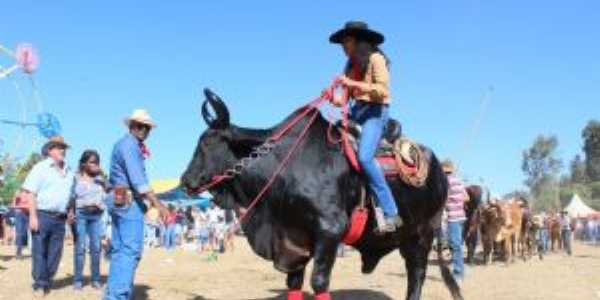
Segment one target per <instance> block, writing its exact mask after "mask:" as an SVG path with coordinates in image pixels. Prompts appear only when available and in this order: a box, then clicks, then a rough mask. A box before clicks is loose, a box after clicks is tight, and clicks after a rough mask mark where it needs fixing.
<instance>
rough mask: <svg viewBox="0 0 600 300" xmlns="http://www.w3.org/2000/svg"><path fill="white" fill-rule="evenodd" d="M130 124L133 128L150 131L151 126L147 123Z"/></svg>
mask: <svg viewBox="0 0 600 300" xmlns="http://www.w3.org/2000/svg"><path fill="white" fill-rule="evenodd" d="M132 126H133V128H135V129H137V130H146V131H150V130H151V129H152V126H150V125H148V124H142V123H133V124H132Z"/></svg>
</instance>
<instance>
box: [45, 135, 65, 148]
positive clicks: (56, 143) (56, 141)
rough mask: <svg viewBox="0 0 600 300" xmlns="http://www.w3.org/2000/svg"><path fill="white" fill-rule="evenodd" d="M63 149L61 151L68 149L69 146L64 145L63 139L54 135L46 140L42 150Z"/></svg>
mask: <svg viewBox="0 0 600 300" xmlns="http://www.w3.org/2000/svg"><path fill="white" fill-rule="evenodd" d="M57 147H58V148H63V149H67V148H69V145H68V144H67V143H65V138H64V137H62V136H60V135H56V136H53V137H51V138H49V139H48V142H46V144H45V145H44V147H43V148H44V149H46V151H50V150H52V148H57Z"/></svg>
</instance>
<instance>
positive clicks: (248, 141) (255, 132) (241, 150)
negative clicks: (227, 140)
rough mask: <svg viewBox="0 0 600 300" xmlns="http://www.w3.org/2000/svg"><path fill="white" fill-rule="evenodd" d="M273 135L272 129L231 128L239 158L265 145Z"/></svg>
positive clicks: (235, 150)
mask: <svg viewBox="0 0 600 300" xmlns="http://www.w3.org/2000/svg"><path fill="white" fill-rule="evenodd" d="M272 133H273V130H272V129H253V128H244V127H238V126H232V127H231V136H232V140H233V141H234V143H233V145H232V147H233V148H234V149H233V150H234V152H235V155H236V156H237V157H238V158H242V157H245V156H247V155H249V154H250V152H251V151H252V149H253V148H254V147H256V146H259V145H261V144H263V143H264V142H265V141H266V140H267V139H268V138H269V137H270V136H271V135H272Z"/></svg>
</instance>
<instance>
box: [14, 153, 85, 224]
mask: <svg viewBox="0 0 600 300" xmlns="http://www.w3.org/2000/svg"><path fill="white" fill-rule="evenodd" d="M74 176H75V174H74V173H73V172H72V171H71V169H70V168H69V167H67V165H66V164H65V166H64V169H63V170H62V172H61V170H60V169H59V168H58V166H56V163H55V162H54V160H53V159H51V158H47V159H45V160H42V161H40V162H39V163H37V164H36V165H35V166H34V167H33V169H31V172H29V175H27V178H26V179H25V183H23V189H24V190H27V191H29V192H31V193H33V194H35V195H36V203H37V208H38V209H41V210H47V211H52V212H61V213H66V212H67V206H68V204H69V199H70V196H71V191H72V189H73V179H74Z"/></svg>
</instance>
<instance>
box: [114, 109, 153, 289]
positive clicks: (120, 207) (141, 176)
mask: <svg viewBox="0 0 600 300" xmlns="http://www.w3.org/2000/svg"><path fill="white" fill-rule="evenodd" d="M125 125H127V127H128V129H129V132H128V133H127V134H126V135H125V136H124V137H122V138H121V139H120V140H119V141H118V142H117V143H116V144H115V146H114V148H113V152H112V157H111V163H110V176H109V182H110V186H111V187H112V188H113V192H112V193H111V194H110V196H109V199H108V203H107V204H108V207H109V210H110V214H111V217H112V250H111V264H110V271H109V274H108V282H107V284H106V291H105V295H104V299H106V300H117V299H118V300H121V299H123V300H125V299H130V298H131V296H132V294H133V278H134V277H135V270H136V268H137V265H138V262H139V260H140V259H141V257H142V249H143V247H144V214H145V212H146V210H147V206H146V204H145V203H144V200H148V201H149V202H150V203H152V205H153V206H154V207H157V208H159V210H160V211H161V212H164V211H165V208H164V206H163V205H162V203H161V202H160V201H159V200H158V198H157V197H156V195H155V194H154V192H153V191H152V189H151V188H150V183H149V181H148V176H147V175H146V168H145V166H144V160H145V159H146V158H148V157H149V156H150V152H149V151H148V149H147V147H146V145H145V144H144V141H145V140H146V139H147V138H148V136H149V134H150V131H151V130H152V129H153V128H155V127H156V124H155V123H154V121H153V120H152V118H151V117H150V115H149V114H148V112H147V111H145V110H141V109H138V110H135V111H134V112H133V114H132V115H131V116H130V117H128V118H126V119H125Z"/></svg>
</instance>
